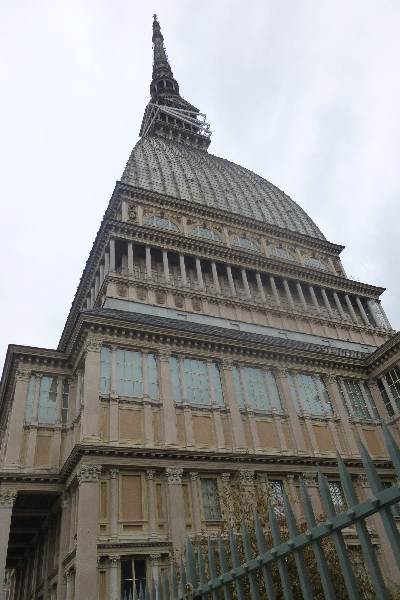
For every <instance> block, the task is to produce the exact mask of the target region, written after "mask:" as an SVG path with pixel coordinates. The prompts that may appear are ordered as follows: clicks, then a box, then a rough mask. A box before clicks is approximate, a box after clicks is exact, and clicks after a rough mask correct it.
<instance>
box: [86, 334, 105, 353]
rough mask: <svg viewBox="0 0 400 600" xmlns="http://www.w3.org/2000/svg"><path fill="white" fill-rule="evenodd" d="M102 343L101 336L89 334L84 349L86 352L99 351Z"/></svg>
mask: <svg viewBox="0 0 400 600" xmlns="http://www.w3.org/2000/svg"><path fill="white" fill-rule="evenodd" d="M102 344H103V340H102V338H100V337H98V336H90V337H88V339H87V340H86V344H85V350H86V352H100V350H101V346H102Z"/></svg>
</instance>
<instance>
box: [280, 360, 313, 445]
mask: <svg viewBox="0 0 400 600" xmlns="http://www.w3.org/2000/svg"><path fill="white" fill-rule="evenodd" d="M276 376H277V377H276V384H277V386H278V390H279V395H280V397H281V398H282V400H283V405H284V407H285V408H286V410H287V412H288V416H289V421H290V427H291V430H292V434H293V443H294V446H293V450H294V451H295V452H298V453H300V454H305V453H307V449H306V443H305V440H304V434H303V430H302V427H301V424H300V420H299V416H298V414H297V407H296V406H295V404H294V402H293V399H292V394H291V393H290V389H289V384H288V379H287V371H286V370H285V369H281V370H280V371H277V372H276Z"/></svg>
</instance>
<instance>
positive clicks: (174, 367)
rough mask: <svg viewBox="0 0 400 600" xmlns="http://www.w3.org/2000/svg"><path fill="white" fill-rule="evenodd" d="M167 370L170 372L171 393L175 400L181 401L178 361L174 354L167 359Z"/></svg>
mask: <svg viewBox="0 0 400 600" xmlns="http://www.w3.org/2000/svg"><path fill="white" fill-rule="evenodd" d="M169 370H170V374H171V393H172V398H173V399H174V400H175V402H181V401H182V396H181V385H180V376H179V363H178V359H177V358H176V356H171V358H170V359H169Z"/></svg>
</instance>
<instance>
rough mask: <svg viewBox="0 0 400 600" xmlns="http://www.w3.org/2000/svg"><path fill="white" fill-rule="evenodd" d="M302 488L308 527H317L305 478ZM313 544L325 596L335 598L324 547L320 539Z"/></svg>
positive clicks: (332, 599)
mask: <svg viewBox="0 0 400 600" xmlns="http://www.w3.org/2000/svg"><path fill="white" fill-rule="evenodd" d="M300 488H301V496H302V503H303V509H304V516H305V518H306V523H307V525H308V528H309V529H312V528H313V527H316V525H317V522H316V520H315V515H314V510H313V507H312V504H311V500H310V496H309V495H308V492H307V489H306V486H305V484H304V481H303V479H300ZM311 545H312V548H313V551H314V556H315V560H316V561H317V566H318V571H319V576H320V578H321V583H322V589H323V590H324V595H325V598H326V599H327V600H335V598H336V596H335V591H334V588H333V584H332V579H331V575H330V573H329V568H328V564H327V562H326V558H325V553H324V550H323V548H322V545H321V542H320V541H319V540H315V541H312V542H311Z"/></svg>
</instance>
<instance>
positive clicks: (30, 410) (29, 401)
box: [25, 375, 36, 423]
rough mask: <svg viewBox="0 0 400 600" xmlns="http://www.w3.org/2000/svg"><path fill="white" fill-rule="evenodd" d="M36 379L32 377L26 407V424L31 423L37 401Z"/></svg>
mask: <svg viewBox="0 0 400 600" xmlns="http://www.w3.org/2000/svg"><path fill="white" fill-rule="evenodd" d="M35 387H36V377H35V376H34V375H31V376H30V378H29V384H28V397H27V399H26V406H25V422H26V423H30V422H31V421H32V417H33V403H34V400H35Z"/></svg>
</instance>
